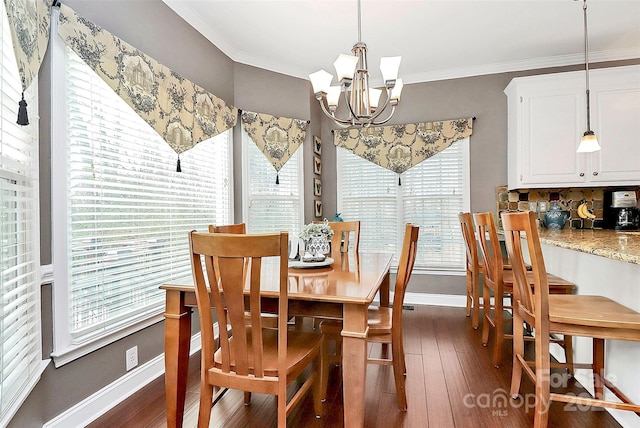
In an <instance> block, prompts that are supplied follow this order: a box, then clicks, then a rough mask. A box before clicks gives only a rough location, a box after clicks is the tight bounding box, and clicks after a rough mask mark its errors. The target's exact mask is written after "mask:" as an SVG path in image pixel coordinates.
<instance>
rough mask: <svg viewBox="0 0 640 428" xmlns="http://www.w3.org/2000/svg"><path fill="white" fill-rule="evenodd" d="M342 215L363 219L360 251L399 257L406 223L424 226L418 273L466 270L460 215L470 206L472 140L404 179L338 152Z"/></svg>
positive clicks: (363, 160)
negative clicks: (470, 142)
mask: <svg viewBox="0 0 640 428" xmlns="http://www.w3.org/2000/svg"><path fill="white" fill-rule="evenodd" d="M336 150H337V168H336V169H337V173H338V186H337V188H338V201H337V206H338V212H340V213H342V217H343V218H344V219H345V220H357V219H359V220H360V221H361V222H362V224H361V228H362V230H361V233H360V249H361V250H362V251H387V252H392V253H395V254H396V256H397V255H398V254H399V249H400V248H401V246H402V239H403V236H404V235H403V234H404V225H405V223H408V222H411V223H414V224H417V225H418V226H420V240H419V241H418V253H417V256H416V264H415V266H416V268H418V269H420V268H421V269H425V270H461V269H463V268H464V262H465V252H464V242H463V241H462V235H461V234H460V225H459V222H458V213H459V212H460V211H468V210H469V209H468V207H469V191H468V188H469V139H468V138H465V139H463V140H460V141H458V142H456V143H454V144H453V145H451V146H450V147H449V148H447V149H446V150H444V151H442V152H440V153H438V154H437V155H435V156H433V157H431V158H429V159H427V160H425V161H423V162H421V163H420V164H418V165H416V166H414V167H413V168H411V169H409V170H408V171H407V172H405V173H403V174H402V185H401V186H398V176H397V174H396V173H394V172H392V171H389V170H386V169H384V168H381V167H379V166H378V165H375V164H373V163H371V162H369V161H367V160H365V159H363V158H361V157H359V156H357V155H355V154H353V153H351V152H349V151H348V150H345V149H343V148H337V149H336Z"/></svg>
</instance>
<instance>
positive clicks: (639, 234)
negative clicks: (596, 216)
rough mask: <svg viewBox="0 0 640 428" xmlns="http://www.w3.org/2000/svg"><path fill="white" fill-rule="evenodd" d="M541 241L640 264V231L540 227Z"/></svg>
mask: <svg viewBox="0 0 640 428" xmlns="http://www.w3.org/2000/svg"><path fill="white" fill-rule="evenodd" d="M538 231H539V233H540V242H541V243H543V244H547V245H554V246H556V247H561V248H566V249H569V250H575V251H581V252H583V253H587V254H594V255H596V256H602V257H607V258H609V259H614V260H620V261H622V262H627V263H634V264H640V231H617V230H607V229H562V230H553V229H539V230H538Z"/></svg>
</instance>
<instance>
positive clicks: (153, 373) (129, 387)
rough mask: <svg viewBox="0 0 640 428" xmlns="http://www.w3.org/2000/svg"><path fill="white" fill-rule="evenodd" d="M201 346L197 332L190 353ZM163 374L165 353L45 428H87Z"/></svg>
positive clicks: (49, 422) (46, 424)
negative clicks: (86, 427)
mask: <svg viewBox="0 0 640 428" xmlns="http://www.w3.org/2000/svg"><path fill="white" fill-rule="evenodd" d="M216 331H217V329H216ZM200 345H201V342H200V333H196V334H194V335H193V336H192V337H191V346H190V350H191V351H190V354H191V355H193V354H194V353H196V352H197V351H199V350H200ZM163 373H164V354H161V355H158V356H157V357H156V358H154V359H152V360H150V361H148V362H146V363H144V364H142V365H141V366H140V367H137V368H135V369H133V370H131V371H130V372H129V373H127V374H125V375H124V376H122V377H121V378H119V379H117V380H116V381H115V382H113V383H111V384H109V385H107V386H106V387H104V388H102V389H101V390H100V391H97V392H96V393H95V394H93V395H91V396H89V397H87V398H86V399H84V400H83V401H81V402H80V403H78V404H76V405H75V406H73V407H71V408H69V409H67V410H66V411H64V412H63V413H61V414H59V415H58V416H56V417H55V418H53V419H51V420H50V421H48V422H47V423H45V424H44V425H43V428H70V427H78V428H80V427H85V426H87V425H88V424H90V423H91V422H93V421H95V420H96V419H98V418H99V417H100V416H102V415H104V414H105V413H107V412H108V411H109V410H111V409H112V408H114V407H115V406H117V405H118V404H120V403H121V402H122V401H124V400H125V399H127V398H128V397H130V396H131V395H133V394H134V393H135V392H136V391H139V390H140V389H142V388H143V387H144V386H146V385H147V384H149V383H150V382H152V381H153V380H155V379H156V378H158V377H160V376H161V375H162V374H163Z"/></svg>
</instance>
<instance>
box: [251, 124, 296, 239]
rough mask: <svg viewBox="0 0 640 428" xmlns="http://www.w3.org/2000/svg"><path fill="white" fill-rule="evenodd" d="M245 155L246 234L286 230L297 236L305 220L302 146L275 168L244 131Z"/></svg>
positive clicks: (290, 235)
mask: <svg viewBox="0 0 640 428" xmlns="http://www.w3.org/2000/svg"><path fill="white" fill-rule="evenodd" d="M242 134H243V136H242V139H243V146H244V151H245V153H246V154H247V156H246V157H245V158H246V162H245V165H246V174H245V177H246V179H245V180H244V183H245V184H246V190H245V192H244V194H245V203H244V206H245V207H246V210H245V219H247V220H246V223H247V232H248V233H267V232H278V231H281V230H287V231H289V237H290V238H291V237H297V236H298V233H300V229H301V227H302V224H303V222H304V211H303V201H304V199H303V192H302V186H303V179H304V174H303V171H302V147H300V148H298V150H296V152H295V153H294V154H293V156H291V158H290V159H289V160H288V161H287V163H286V164H285V165H284V166H283V167H282V168H281V169H280V171H279V177H280V179H279V181H280V184H275V181H276V171H275V169H274V168H273V165H271V163H270V162H269V161H268V160H267V158H265V156H264V155H263V154H262V152H261V151H260V149H258V147H257V146H256V145H255V143H254V142H253V141H251V138H250V137H249V135H248V134H247V133H246V132H245V131H244V130H243V131H242Z"/></svg>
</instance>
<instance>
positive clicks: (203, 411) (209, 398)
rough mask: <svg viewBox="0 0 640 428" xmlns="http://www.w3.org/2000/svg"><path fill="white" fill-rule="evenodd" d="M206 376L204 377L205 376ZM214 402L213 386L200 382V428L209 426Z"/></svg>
mask: <svg viewBox="0 0 640 428" xmlns="http://www.w3.org/2000/svg"><path fill="white" fill-rule="evenodd" d="M203 376H204V375H203ZM212 402H213V385H210V384H209V383H205V382H204V381H201V382H200V409H199V411H198V428H206V427H208V426H209V419H211V406H212V405H213V404H212Z"/></svg>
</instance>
